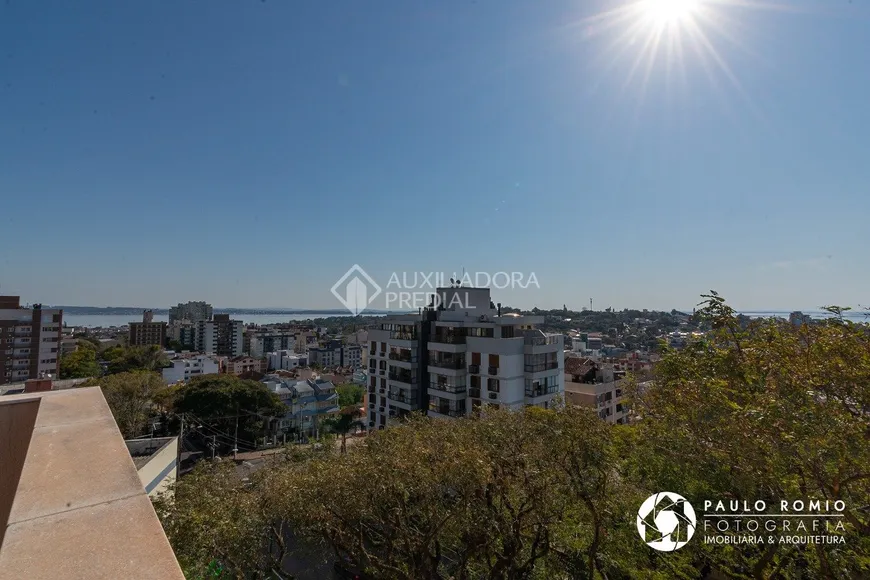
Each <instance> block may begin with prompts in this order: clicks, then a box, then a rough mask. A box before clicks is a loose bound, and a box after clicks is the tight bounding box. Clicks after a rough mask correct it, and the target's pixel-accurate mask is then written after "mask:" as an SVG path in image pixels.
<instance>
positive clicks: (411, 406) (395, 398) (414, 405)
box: [389, 391, 420, 411]
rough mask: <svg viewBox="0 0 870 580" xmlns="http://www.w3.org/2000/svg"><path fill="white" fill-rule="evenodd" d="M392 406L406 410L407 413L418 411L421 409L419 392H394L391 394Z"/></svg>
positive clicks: (390, 401)
mask: <svg viewBox="0 0 870 580" xmlns="http://www.w3.org/2000/svg"><path fill="white" fill-rule="evenodd" d="M389 403H390V405H392V406H394V407H396V408H398V409H404V410H405V411H416V410H417V409H419V408H420V402H419V399H418V398H417V392H416V391H411V392H407V393H406V392H404V391H393V392H391V393H390V394H389Z"/></svg>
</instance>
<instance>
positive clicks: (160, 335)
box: [130, 310, 166, 346]
mask: <svg viewBox="0 0 870 580" xmlns="http://www.w3.org/2000/svg"><path fill="white" fill-rule="evenodd" d="M165 344H166V323H165V322H154V313H153V312H152V311H150V310H145V311H144V312H142V322H131V323H130V346H149V345H157V346H164V345H165Z"/></svg>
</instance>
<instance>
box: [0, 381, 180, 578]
mask: <svg viewBox="0 0 870 580" xmlns="http://www.w3.org/2000/svg"><path fill="white" fill-rule="evenodd" d="M34 400H39V403H40V404H39V410H38V412H37V416H36V421H35V425H34V426H33V429H32V432H31V433H30V445H29V447H28V449H27V457H26V458H25V460H24V465H23V469H22V472H21V476H20V479H19V481H18V487H17V490H16V492H15V497H14V498H13V500H12V509H11V512H10V514H9V519H8V524H7V525H6V531H5V536H4V538H3V543H2V546H0V580H6V579H7V578H8V579H10V580H12V579H16V580H17V579H20V578H28V579H34V580H39V579H43V578H44V579H46V580H47V579H50V578H51V579H54V578H83V579H84V578H113V579H114V578H161V579H163V578H166V579H170V580H173V579H178V580H182V579H183V578H184V576H183V575H182V573H181V569H180V567H179V566H178V562H177V561H176V559H175V555H174V554H173V552H172V548H171V547H170V545H169V541H168V540H167V539H166V536H165V534H164V533H163V528H162V527H161V525H160V522H159V520H158V519H157V515H156V514H155V513H154V509H153V507H152V506H151V501H150V500H149V499H148V496H147V495H146V494H145V489H144V488H143V486H142V483H141V481H140V478H139V475H138V473H137V471H136V467H135V466H134V464H133V459H132V458H131V457H130V453H129V452H128V450H127V446H126V444H125V443H124V440H123V438H122V437H121V433H120V432H119V431H118V427H117V425H116V424H115V421H114V419H113V417H112V414H111V411H110V410H109V407H108V405H107V404H106V401H105V399H104V398H103V394H102V392H101V390H100V388H99V387H91V388H83V389H72V390H68V391H51V392H44V393H31V394H21V395H11V396H6V397H3V400H2V403H3V404H6V403H15V402H18V401H34Z"/></svg>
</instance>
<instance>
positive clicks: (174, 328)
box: [166, 320, 196, 350]
mask: <svg viewBox="0 0 870 580" xmlns="http://www.w3.org/2000/svg"><path fill="white" fill-rule="evenodd" d="M166 338H168V339H169V340H173V341H175V342H177V343H179V344H181V348H182V350H193V349H194V348H196V323H194V322H190V321H187V320H181V321H175V322H170V323H169V326H168V327H167V329H166Z"/></svg>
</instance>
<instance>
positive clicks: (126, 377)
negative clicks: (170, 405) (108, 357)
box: [79, 371, 168, 439]
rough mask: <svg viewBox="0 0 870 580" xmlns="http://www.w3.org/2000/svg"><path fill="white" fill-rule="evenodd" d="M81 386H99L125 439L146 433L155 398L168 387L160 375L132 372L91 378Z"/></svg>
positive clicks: (154, 411)
mask: <svg viewBox="0 0 870 580" xmlns="http://www.w3.org/2000/svg"><path fill="white" fill-rule="evenodd" d="M79 386H80V387H93V386H99V387H101V388H102V390H103V396H104V397H105V398H106V402H107V403H108V404H109V408H110V409H111V410H112V415H113V416H114V417H115V422H116V423H117V424H118V429H120V431H121V434H122V435H123V436H124V438H125V439H133V438H136V437H141V436H144V435H147V434H148V432H149V431H148V421H149V419H151V418H152V416H154V415H156V413H157V410H156V408H155V406H154V403H153V402H154V400H155V399H158V398H159V393H160V391H162V390H165V389H167V388H168V387H166V386H165V385H164V383H163V379H162V378H161V376H160V375H158V374H157V373H153V372H148V371H134V372H128V373H119V374H115V375H107V376H104V377H100V378H98V379H92V380H90V381H87V382H85V383H82V384H81V385H79Z"/></svg>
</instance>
